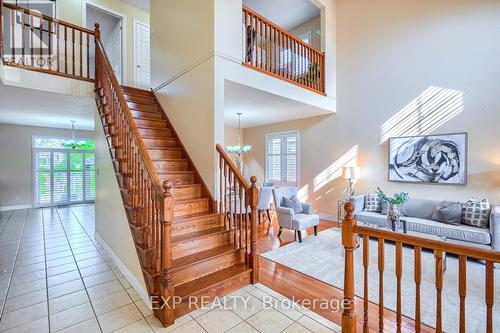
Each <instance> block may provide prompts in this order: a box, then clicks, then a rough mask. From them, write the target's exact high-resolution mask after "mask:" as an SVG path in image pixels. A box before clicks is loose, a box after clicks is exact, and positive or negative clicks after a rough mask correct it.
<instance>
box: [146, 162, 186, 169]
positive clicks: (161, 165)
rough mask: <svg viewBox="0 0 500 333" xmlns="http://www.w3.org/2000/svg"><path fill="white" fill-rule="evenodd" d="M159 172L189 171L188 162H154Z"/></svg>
mask: <svg viewBox="0 0 500 333" xmlns="http://www.w3.org/2000/svg"><path fill="white" fill-rule="evenodd" d="M153 164H154V166H155V168H156V170H157V171H158V172H171V171H187V170H188V163H187V161H155V162H153Z"/></svg>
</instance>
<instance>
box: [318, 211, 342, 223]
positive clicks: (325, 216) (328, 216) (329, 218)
mask: <svg viewBox="0 0 500 333" xmlns="http://www.w3.org/2000/svg"><path fill="white" fill-rule="evenodd" d="M316 214H318V215H319V218H320V219H322V220H326V221H330V222H337V216H336V215H331V214H322V213H316Z"/></svg>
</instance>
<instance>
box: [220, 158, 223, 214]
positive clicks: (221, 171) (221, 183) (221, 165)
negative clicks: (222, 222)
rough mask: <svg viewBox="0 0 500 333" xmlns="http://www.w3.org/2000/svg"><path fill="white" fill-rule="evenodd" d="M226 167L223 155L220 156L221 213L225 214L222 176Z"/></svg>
mask: <svg viewBox="0 0 500 333" xmlns="http://www.w3.org/2000/svg"><path fill="white" fill-rule="evenodd" d="M223 167H224V161H223V160H222V155H219V191H220V196H219V213H222V212H223V210H222V209H223V207H224V206H223V201H224V190H223V182H222V176H223V173H224V171H223V170H222V168H223Z"/></svg>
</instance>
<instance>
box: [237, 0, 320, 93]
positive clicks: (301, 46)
mask: <svg viewBox="0 0 500 333" xmlns="http://www.w3.org/2000/svg"><path fill="white" fill-rule="evenodd" d="M243 40H244V42H243V43H244V49H243V52H244V55H243V59H244V60H243V64H244V65H245V66H248V67H251V68H253V69H256V70H258V71H261V72H264V73H266V74H269V75H272V76H275V77H277V78H280V79H282V80H285V81H288V82H290V83H293V84H296V85H299V86H301V87H303V88H306V89H309V90H312V91H314V92H317V93H320V94H325V54H324V53H323V52H321V51H319V50H317V49H315V48H314V47H312V46H311V45H309V44H307V43H305V42H303V41H302V40H300V39H299V38H297V37H295V36H294V35H292V34H290V33H289V32H287V31H286V30H285V29H283V28H281V27H279V26H278V25H276V24H274V23H273V22H271V21H269V20H268V19H266V18H264V17H262V16H261V15H259V14H257V13H256V12H254V11H252V10H251V9H249V8H247V7H243Z"/></svg>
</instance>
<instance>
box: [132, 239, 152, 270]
mask: <svg viewBox="0 0 500 333" xmlns="http://www.w3.org/2000/svg"><path fill="white" fill-rule="evenodd" d="M136 245H138V244H136ZM137 253H138V254H139V260H140V261H141V265H142V268H146V269H151V268H152V266H153V253H152V252H143V251H141V250H137Z"/></svg>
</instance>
